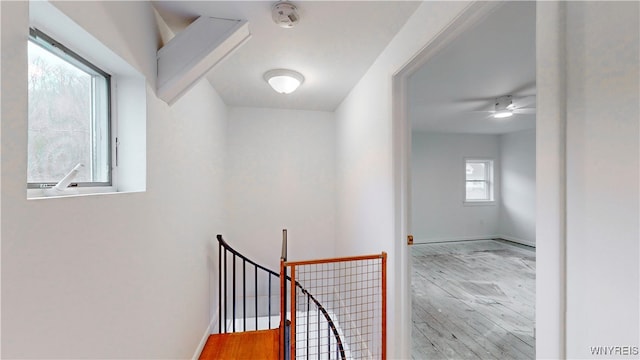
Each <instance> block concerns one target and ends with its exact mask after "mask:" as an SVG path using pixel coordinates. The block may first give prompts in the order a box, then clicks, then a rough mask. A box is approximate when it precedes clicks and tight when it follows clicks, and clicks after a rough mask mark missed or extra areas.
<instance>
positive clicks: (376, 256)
mask: <svg viewBox="0 0 640 360" xmlns="http://www.w3.org/2000/svg"><path fill="white" fill-rule="evenodd" d="M386 256H387V254H386V253H384V252H383V253H381V254H374V255H360V256H346V257H337V258H326V259H316V260H304V261H287V262H285V263H284V266H300V265H317V264H327V263H335V262H345V261H359V260H375V259H381V258H386Z"/></svg>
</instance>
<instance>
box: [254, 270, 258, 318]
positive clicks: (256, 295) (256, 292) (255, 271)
mask: <svg viewBox="0 0 640 360" xmlns="http://www.w3.org/2000/svg"><path fill="white" fill-rule="evenodd" d="M253 270H254V272H253V275H254V277H255V280H256V282H255V284H254V286H253V289H254V294H255V297H256V309H255V310H256V330H258V267H257V266H256V267H254V268H253Z"/></svg>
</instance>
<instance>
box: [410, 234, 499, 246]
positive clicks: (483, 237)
mask: <svg viewBox="0 0 640 360" xmlns="http://www.w3.org/2000/svg"><path fill="white" fill-rule="evenodd" d="M497 237H500V236H499V235H493V234H490V235H477V236H458V237H437V238H428V239H414V240H413V243H414V244H430V243H439V242H453V241H470V240H489V239H494V238H497Z"/></svg>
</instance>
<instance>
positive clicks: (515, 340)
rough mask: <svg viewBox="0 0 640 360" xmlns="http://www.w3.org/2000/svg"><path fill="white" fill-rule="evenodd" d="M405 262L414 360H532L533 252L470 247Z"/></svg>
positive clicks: (502, 244)
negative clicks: (409, 276)
mask: <svg viewBox="0 0 640 360" xmlns="http://www.w3.org/2000/svg"><path fill="white" fill-rule="evenodd" d="M411 256H412V258H413V270H412V279H411V284H412V303H413V314H412V320H413V329H412V330H413V331H412V357H413V358H414V359H533V358H535V331H534V327H535V274H536V270H535V269H536V268H535V249H533V248H530V247H526V246H520V245H516V244H513V243H509V242H506V241H502V240H476V241H460V242H449V243H437V244H417V245H414V246H412V247H411Z"/></svg>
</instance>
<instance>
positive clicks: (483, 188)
mask: <svg viewBox="0 0 640 360" xmlns="http://www.w3.org/2000/svg"><path fill="white" fill-rule="evenodd" d="M466 197H467V200H489V189H488V186H487V183H486V182H484V181H467V195H466Z"/></svg>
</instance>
